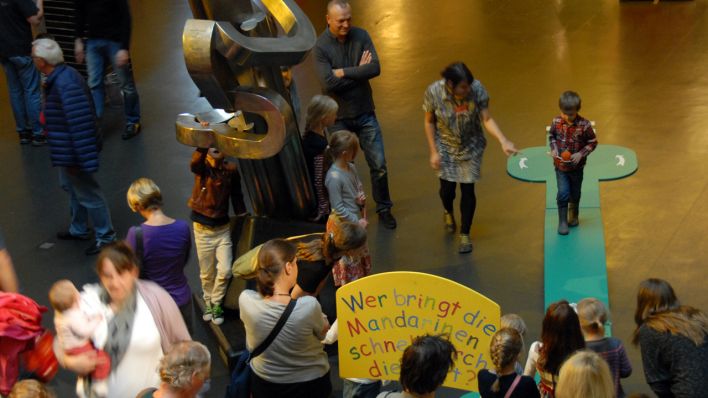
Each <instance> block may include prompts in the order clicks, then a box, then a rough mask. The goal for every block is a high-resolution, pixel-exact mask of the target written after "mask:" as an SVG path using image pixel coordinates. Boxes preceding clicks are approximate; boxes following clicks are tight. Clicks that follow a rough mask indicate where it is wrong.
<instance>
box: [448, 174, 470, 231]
mask: <svg viewBox="0 0 708 398" xmlns="http://www.w3.org/2000/svg"><path fill="white" fill-rule="evenodd" d="M456 186H457V183H456V182H452V181H446V180H443V179H440V199H442V203H443V207H444V208H445V211H447V212H448V213H452V204H453V202H454V201H455V188H456ZM460 191H461V192H462V199H461V200H460V213H462V214H461V220H460V222H461V224H460V233H461V234H466V235H467V234H469V233H470V228H472V219H473V218H474V210H475V209H476V208H477V197H476V196H475V194H474V183H470V184H463V183H460Z"/></svg>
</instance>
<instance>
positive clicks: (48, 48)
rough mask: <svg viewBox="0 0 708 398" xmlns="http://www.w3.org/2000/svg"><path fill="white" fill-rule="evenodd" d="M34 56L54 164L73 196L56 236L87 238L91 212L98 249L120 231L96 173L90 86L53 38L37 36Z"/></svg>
mask: <svg viewBox="0 0 708 398" xmlns="http://www.w3.org/2000/svg"><path fill="white" fill-rule="evenodd" d="M32 58H33V59H34V64H35V65H36V66H37V69H39V71H40V72H42V73H43V74H44V75H45V76H47V82H46V89H45V94H46V102H45V105H44V116H45V118H46V127H47V139H48V141H49V148H50V151H51V156H52V164H53V165H54V166H55V167H59V179H60V182H61V185H62V188H64V190H65V191H67V192H68V193H69V195H70V196H71V225H70V226H69V230H68V231H63V232H59V233H58V234H57V238H59V239H63V240H88V239H89V229H88V225H87V221H88V219H89V218H90V219H91V223H92V224H93V226H94V228H95V230H96V241H95V242H94V243H93V244H92V245H91V246H90V247H89V248H88V249H86V252H85V253H86V255H92V254H96V253H98V252H99V251H101V248H102V247H103V246H105V245H107V244H108V243H110V242H113V241H114V240H115V239H116V234H115V232H114V231H113V224H112V223H111V215H110V213H109V212H108V205H107V204H106V199H105V198H104V197H103V193H102V192H101V188H100V187H99V186H98V182H96V179H95V177H94V175H93V173H95V172H96V171H98V140H97V137H96V116H95V113H94V108H93V101H92V99H91V92H90V91H89V88H88V86H87V85H86V82H85V81H84V78H83V77H82V76H81V75H80V74H79V72H77V71H76V69H74V68H72V67H70V66H67V65H65V64H64V54H63V53H62V51H61V48H60V47H59V45H58V44H57V43H56V42H55V41H54V40H50V39H39V40H35V42H34V43H33V45H32Z"/></svg>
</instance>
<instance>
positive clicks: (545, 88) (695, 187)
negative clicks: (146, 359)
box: [0, 0, 708, 397]
mask: <svg viewBox="0 0 708 398" xmlns="http://www.w3.org/2000/svg"><path fill="white" fill-rule="evenodd" d="M299 3H300V4H301V5H302V7H303V9H305V11H306V12H307V13H308V15H309V16H310V18H311V19H312V21H313V24H314V25H315V27H316V29H317V31H318V32H320V31H322V29H324V1H323V0H317V1H314V0H313V1H307V0H303V1H300V2H299ZM707 3H708V0H696V1H690V2H659V3H658V4H653V3H652V2H622V3H620V2H617V1H616V0H595V1H582V2H581V1H563V0H553V1H549V0H526V1H519V0H472V1H454V2H453V1H436V2H432V1H424V0H415V1H400V0H395V1H394V0H389V1H362V0H353V1H352V4H353V10H354V23H355V24H356V25H359V26H362V27H364V28H366V29H367V30H368V31H369V33H370V34H371V36H372V38H373V40H374V42H375V44H376V46H377V50H378V53H379V56H380V59H381V64H382V74H381V76H380V77H379V78H377V79H374V80H373V81H372V85H373V89H374V93H375V100H376V104H377V110H378V117H379V121H380V122H381V124H382V127H383V131H384V136H385V140H386V147H387V152H386V153H387V160H388V164H389V171H390V184H391V192H392V196H393V199H394V201H395V207H394V213H395V215H396V216H397V218H398V221H399V228H398V229H397V230H395V231H389V230H385V229H383V228H380V227H379V226H378V225H377V224H376V221H375V220H374V222H373V223H372V225H371V226H370V228H369V230H370V238H369V242H370V248H371V251H372V254H373V258H374V267H375V268H374V269H375V271H377V272H383V271H389V270H415V271H423V272H429V273H433V274H437V275H441V276H444V277H447V278H451V279H454V280H456V281H458V282H460V283H463V284H465V285H467V286H470V287H471V288H473V289H475V290H478V291H480V292H482V293H483V294H485V295H487V296H488V297H490V298H492V299H494V300H496V301H497V302H498V303H499V304H500V305H501V307H502V311H503V312H515V313H519V314H520V315H522V316H523V317H524V319H525V320H526V322H527V324H528V326H529V334H530V336H529V337H530V339H535V338H537V337H538V336H539V334H540V325H541V319H542V314H543V310H544V308H543V288H544V287H543V275H542V268H543V205H544V192H545V188H544V187H543V186H542V185H534V184H526V183H521V182H519V181H516V180H513V179H511V178H510V177H508V176H507V174H506V171H505V159H504V156H503V154H502V152H501V151H500V149H499V145H498V144H497V143H496V142H495V141H493V139H490V142H489V145H488V148H487V152H486V156H485V159H484V165H483V174H484V178H483V180H482V181H481V182H480V183H479V184H478V185H477V196H478V207H477V214H476V217H475V222H474V225H473V229H472V238H473V241H474V243H475V251H474V253H473V254H471V255H464V256H462V255H458V254H457V253H456V251H455V248H456V245H455V241H454V238H453V237H451V236H448V235H446V234H445V233H444V231H443V228H442V222H441V208H440V205H439V200H438V198H437V182H436V178H435V175H434V173H433V172H432V171H431V170H430V169H429V167H428V160H427V159H428V153H427V146H426V143H425V138H424V134H423V128H422V127H423V126H422V119H423V113H422V110H421V102H422V96H423V92H424V90H425V88H426V86H427V85H428V84H429V83H431V82H432V81H433V80H435V79H437V78H438V73H439V71H440V70H441V69H442V68H443V67H444V66H445V65H446V64H448V63H449V62H451V61H455V60H461V61H464V62H466V63H467V64H468V65H469V66H470V68H471V69H472V72H473V73H474V75H475V77H476V78H478V79H479V80H480V81H482V82H483V83H484V84H485V86H486V87H487V89H488V91H489V93H490V96H491V108H490V109H491V112H492V115H493V116H494V117H495V119H496V121H497V123H498V124H499V125H500V126H501V128H502V129H503V131H504V132H505V133H506V134H507V136H509V137H510V138H511V139H512V140H513V141H514V142H515V143H516V145H517V146H518V147H519V148H524V147H530V146H537V145H543V143H544V126H545V125H546V124H548V122H549V121H550V119H551V118H552V117H553V116H554V115H555V114H556V113H557V106H556V103H557V97H558V95H559V94H560V93H561V92H562V91H564V90H566V89H573V90H576V91H578V92H579V93H580V94H581V96H582V97H583V109H582V112H581V113H582V114H583V115H584V116H586V117H588V118H590V119H593V120H595V121H596V122H597V131H598V136H599V140H600V142H601V143H606V144H616V145H622V146H627V147H631V148H633V149H634V150H635V151H636V152H637V155H638V158H639V171H638V173H637V174H635V175H634V176H632V177H630V178H627V179H625V180H621V181H616V182H608V183H603V186H602V189H601V197H602V209H603V220H604V223H605V237H606V248H607V266H608V272H609V289H610V302H611V307H612V308H611V309H612V321H613V331H614V333H615V335H616V336H617V337H619V338H621V339H623V340H624V341H625V343H626V345H627V349H628V352H629V354H630V359H631V360H632V363H633V365H634V368H635V372H634V374H633V375H632V376H631V377H630V378H629V379H627V380H626V381H625V382H624V386H625V390H626V391H630V392H634V391H637V392H638V391H643V392H648V388H647V387H646V385H645V383H644V378H643V374H642V367H641V359H640V356H639V352H638V350H637V349H636V348H635V347H633V346H631V345H630V344H629V340H630V336H631V332H632V330H633V321H632V319H633V311H634V300H635V299H634V295H635V293H636V287H637V284H638V283H639V282H640V281H641V280H642V279H644V278H647V277H650V276H652V277H661V278H666V279H668V280H669V281H670V282H671V283H672V284H673V285H674V287H675V289H676V291H677V293H678V294H679V297H680V298H681V299H683V301H684V302H685V303H686V304H691V305H694V306H696V307H699V308H701V309H704V310H705V309H708V295H706V293H705V290H703V289H704V288H705V285H704V283H705V279H704V278H705V277H706V275H707V274H706V268H705V259H706V258H707V257H708V244H707V243H706V230H707V228H708V177H706V175H708V173H707V172H708V164H707V163H706V158H707V156H706V155H708V134H706V129H707V127H708V78H706V76H707V75H708V74H707V73H706V72H708V23H707V22H708V12H707V8H706V4H707ZM132 11H133V18H134V32H133V49H132V56H133V62H134V68H135V73H136V78H137V84H138V89H139V91H140V94H141V101H142V111H143V133H142V134H141V135H140V136H138V137H136V138H135V139H133V140H130V141H127V142H123V141H121V140H120V128H121V125H122V121H121V113H120V109H119V108H111V109H109V111H108V114H107V118H106V119H107V123H108V125H109V127H108V129H107V137H106V142H105V146H104V151H103V153H102V155H101V170H100V171H99V173H98V178H99V180H100V182H101V184H102V187H103V190H104V193H105V195H106V197H107V199H108V202H109V203H110V207H111V212H112V214H113V220H114V224H115V227H116V229H117V231H118V233H119V234H120V235H121V236H123V235H124V234H125V232H126V231H127V229H128V227H129V226H130V225H133V224H136V223H138V222H139V221H140V220H139V217H138V216H136V215H135V214H132V213H131V212H130V210H129V209H128V207H127V205H126V202H125V191H126V189H127V187H128V185H129V184H130V182H131V181H132V180H133V179H135V178H137V177H140V176H148V177H151V178H153V179H155V180H156V181H157V183H158V184H159V185H160V186H161V188H162V189H163V194H164V196H165V199H166V212H167V213H168V214H170V215H172V216H175V217H181V218H187V216H188V210H187V207H186V200H187V198H188V196H189V193H190V189H191V183H192V176H191V175H190V173H189V171H188V168H187V163H188V159H189V156H190V152H191V150H190V148H187V147H184V146H181V145H180V144H178V143H177V142H176V141H175V138H174V120H175V115H177V114H178V113H181V112H185V111H194V110H196V109H197V108H199V107H203V106H204V103H203V100H200V99H199V98H198V97H197V89H196V87H195V86H194V84H193V83H192V82H191V80H190V78H189V76H188V75H187V73H186V69H185V67H184V63H183V56H182V51H181V43H180V40H181V29H182V26H183V24H184V21H185V20H186V19H187V18H189V16H190V11H189V7H188V5H187V4H186V2H183V1H178V0H142V1H140V2H138V1H133V2H132ZM295 76H296V81H297V83H298V85H299V90H300V95H301V97H302V99H301V101H302V103H303V104H306V103H307V101H308V99H309V98H310V96H311V95H312V94H314V93H316V92H317V91H318V87H317V86H316V82H315V80H314V78H313V68H312V65H311V60H310V59H308V60H307V62H306V63H305V64H304V65H302V66H300V67H298V68H296V71H295ZM0 85H2V87H0V104H1V105H0V125H2V126H6V127H4V128H3V130H2V132H1V133H0V158H1V159H3V162H2V170H0V173H2V176H3V178H2V180H1V181H0V227H1V228H2V229H3V231H4V233H5V235H6V239H7V244H8V247H9V249H10V251H11V253H12V256H13V258H14V261H15V265H16V268H17V272H18V274H19V278H20V281H21V285H22V290H23V292H24V293H25V294H27V295H29V296H31V297H33V298H35V299H37V301H39V302H40V303H43V304H47V298H46V294H47V290H48V288H49V286H50V284H51V283H52V282H53V281H54V280H56V279H58V278H61V277H68V278H71V279H72V280H74V281H75V282H76V283H85V282H90V281H95V280H96V277H95V273H94V271H93V259H92V258H87V257H86V256H84V254H83V249H84V246H85V245H84V244H83V242H82V243H81V244H79V243H73V242H69V243H67V242H56V240H55V238H54V234H55V233H56V232H57V231H58V230H61V229H63V228H65V227H66V223H67V220H68V199H67V196H66V194H65V193H64V192H63V191H61V189H60V188H59V185H58V181H57V172H56V170H54V169H52V167H51V164H50V161H49V156H48V149H47V148H32V147H20V146H19V145H18V140H17V137H16V135H15V133H14V131H13V128H12V126H13V125H14V123H13V121H12V115H11V112H10V107H9V104H8V99H7V89H6V86H5V83H4V80H3V81H2V82H0ZM359 161H360V162H361V159H360V160H359ZM360 170H363V171H365V170H367V169H366V166H365V165H364V164H363V163H362V164H361V165H360ZM362 174H364V173H362ZM364 180H365V182H366V183H367V187H368V178H364ZM370 212H373V209H370ZM44 242H52V243H56V244H55V245H54V246H53V247H51V248H50V249H40V248H39V246H40V244H42V243H44ZM192 263H193V264H190V267H189V274H190V280H191V281H192V282H193V286H194V287H195V288H196V287H198V286H199V285H198V279H197V267H196V263H195V261H194V260H193V261H192ZM701 286H704V288H701ZM701 292H703V293H701ZM45 318H46V324H47V325H49V324H50V320H51V317H50V316H46V317H45ZM197 329H198V330H197V333H196V339H198V340H202V341H205V342H209V344H210V346H211V347H212V348H213V347H214V345H213V343H212V342H211V341H210V338H209V336H208V335H207V333H206V329H204V328H202V327H201V326H200V327H198V328H197ZM213 376H214V379H213V382H212V386H213V388H212V393H211V394H210V396H214V397H219V396H222V394H223V389H224V387H223V384H224V383H225V380H226V378H227V377H226V371H225V369H224V367H223V365H221V364H220V363H219V362H218V361H217V362H215V366H214V370H213ZM72 384H73V377H72V376H71V375H69V374H68V373H65V372H61V373H60V374H59V375H58V376H57V378H56V379H55V380H54V381H53V382H52V385H53V386H54V387H55V389H56V391H57V392H58V393H59V396H61V397H68V396H71V391H72V387H71V385H72ZM459 395H461V392H459V391H453V390H445V391H443V392H441V393H440V394H439V396H445V397H454V396H459Z"/></svg>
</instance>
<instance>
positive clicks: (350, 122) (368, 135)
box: [329, 112, 393, 213]
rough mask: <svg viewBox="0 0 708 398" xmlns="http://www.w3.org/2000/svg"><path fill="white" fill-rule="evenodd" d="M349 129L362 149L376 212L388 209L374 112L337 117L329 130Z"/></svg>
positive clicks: (381, 145) (380, 140)
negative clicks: (348, 117)
mask: <svg viewBox="0 0 708 398" xmlns="http://www.w3.org/2000/svg"><path fill="white" fill-rule="evenodd" d="M337 130H349V131H351V132H353V133H355V134H356V135H357V136H358V137H359V145H360V146H361V149H362V151H364V157H366V163H368V165H369V173H370V174H371V189H372V190H373V191H374V192H373V196H374V201H375V202H376V212H377V213H379V212H381V211H384V210H388V209H390V208H391V207H392V206H393V202H392V201H391V195H390V194H389V192H388V170H387V169H386V155H385V153H384V143H383V136H382V134H381V127H380V126H379V122H378V120H376V114H375V113H374V112H369V113H365V114H363V115H359V116H357V117H355V118H351V119H338V120H337V122H336V123H335V125H334V126H333V127H332V128H330V129H329V131H337Z"/></svg>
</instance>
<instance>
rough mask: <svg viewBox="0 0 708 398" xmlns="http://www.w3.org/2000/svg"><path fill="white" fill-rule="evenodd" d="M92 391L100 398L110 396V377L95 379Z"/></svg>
mask: <svg viewBox="0 0 708 398" xmlns="http://www.w3.org/2000/svg"><path fill="white" fill-rule="evenodd" d="M91 391H93V393H94V394H95V395H96V396H97V397H100V398H105V397H107V396H108V379H103V380H95V381H93V383H92V384H91Z"/></svg>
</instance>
